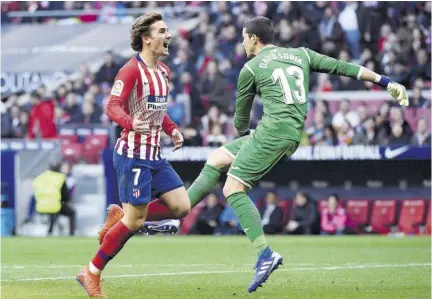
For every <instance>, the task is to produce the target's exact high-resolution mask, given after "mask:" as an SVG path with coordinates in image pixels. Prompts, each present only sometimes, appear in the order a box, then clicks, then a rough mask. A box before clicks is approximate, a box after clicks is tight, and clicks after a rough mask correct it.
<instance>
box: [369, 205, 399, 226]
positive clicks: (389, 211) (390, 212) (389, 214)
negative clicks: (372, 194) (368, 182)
mask: <svg viewBox="0 0 432 299" xmlns="http://www.w3.org/2000/svg"><path fill="white" fill-rule="evenodd" d="M396 204H397V202H396V200H376V201H374V203H373V207H372V215H371V220H370V225H371V227H372V231H374V232H376V233H379V234H387V233H390V231H391V226H392V225H393V224H394V223H395V220H396V208H397V205H396Z"/></svg>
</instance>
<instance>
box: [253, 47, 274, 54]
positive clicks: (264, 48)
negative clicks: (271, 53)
mask: <svg viewBox="0 0 432 299" xmlns="http://www.w3.org/2000/svg"><path fill="white" fill-rule="evenodd" d="M276 47H277V46H275V45H268V46H265V47H263V48H262V49H261V50H260V51H259V52H258V53H257V55H258V54H259V53H261V52H262V51H264V50H267V49H271V48H276Z"/></svg>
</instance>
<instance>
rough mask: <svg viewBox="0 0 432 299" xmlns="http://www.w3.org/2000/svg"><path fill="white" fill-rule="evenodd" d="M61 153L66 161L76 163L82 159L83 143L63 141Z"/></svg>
mask: <svg viewBox="0 0 432 299" xmlns="http://www.w3.org/2000/svg"><path fill="white" fill-rule="evenodd" d="M61 153H62V158H63V160H64V161H65V162H69V163H71V164H76V163H78V162H79V161H80V160H81V153H82V145H81V144H80V143H63V144H62V145H61Z"/></svg>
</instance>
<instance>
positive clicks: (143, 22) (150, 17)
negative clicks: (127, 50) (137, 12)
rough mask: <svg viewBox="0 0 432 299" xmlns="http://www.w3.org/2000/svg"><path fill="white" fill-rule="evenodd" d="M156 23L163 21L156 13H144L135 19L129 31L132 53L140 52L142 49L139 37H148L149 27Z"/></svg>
mask: <svg viewBox="0 0 432 299" xmlns="http://www.w3.org/2000/svg"><path fill="white" fill-rule="evenodd" d="M157 21H163V17H162V15H161V14H159V13H156V12H150V13H146V14H145V15H142V16H140V17H139V18H138V19H136V21H135V23H134V24H133V25H132V29H131V31H130V34H131V47H132V49H134V51H137V52H140V51H141V50H142V48H143V42H142V39H141V37H143V36H148V35H150V26H151V25H153V24H154V23H156V22H157Z"/></svg>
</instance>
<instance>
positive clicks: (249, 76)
mask: <svg viewBox="0 0 432 299" xmlns="http://www.w3.org/2000/svg"><path fill="white" fill-rule="evenodd" d="M255 93H256V85H255V73H254V72H253V70H252V69H251V68H250V66H248V65H247V64H245V66H244V67H243V68H242V70H241V71H240V75H239V79H238V83H237V98H236V107H235V115H234V127H235V128H236V130H237V131H238V132H239V133H242V132H246V131H247V130H248V129H249V121H250V113H251V109H252V103H253V100H254V97H255Z"/></svg>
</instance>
